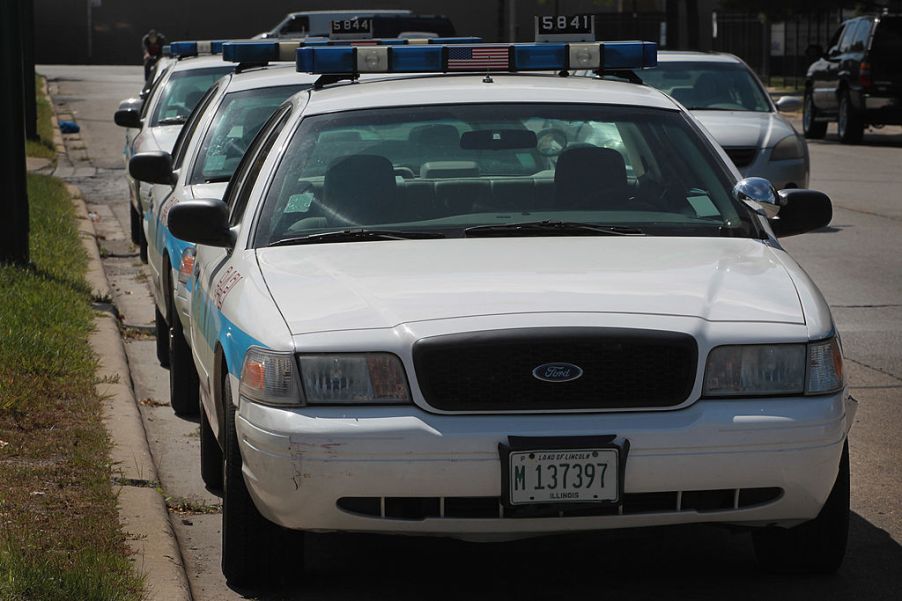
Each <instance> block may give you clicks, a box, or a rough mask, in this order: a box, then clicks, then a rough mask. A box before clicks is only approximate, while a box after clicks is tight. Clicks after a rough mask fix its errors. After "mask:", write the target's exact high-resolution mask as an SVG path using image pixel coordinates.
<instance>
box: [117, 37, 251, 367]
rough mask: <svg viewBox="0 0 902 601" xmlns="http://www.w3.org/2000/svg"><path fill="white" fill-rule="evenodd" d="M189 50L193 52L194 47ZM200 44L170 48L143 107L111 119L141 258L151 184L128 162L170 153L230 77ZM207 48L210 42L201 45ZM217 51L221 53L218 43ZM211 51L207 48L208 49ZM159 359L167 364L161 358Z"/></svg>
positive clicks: (127, 108) (144, 252)
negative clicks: (211, 92)
mask: <svg viewBox="0 0 902 601" xmlns="http://www.w3.org/2000/svg"><path fill="white" fill-rule="evenodd" d="M192 44H193V45H194V46H193V49H192V46H191V45H192ZM197 44H198V42H175V43H173V44H171V45H170V47H171V48H173V52H174V55H173V56H172V57H171V60H172V61H174V62H173V63H172V64H170V65H168V66H167V67H166V69H165V71H163V72H162V73H161V74H160V75H159V76H158V77H156V79H155V81H154V83H153V86H152V87H151V88H150V91H149V92H148V94H147V97H146V98H145V99H144V101H143V102H142V103H136V104H133V105H131V106H120V109H119V110H118V111H116V114H115V115H114V119H115V121H116V124H117V125H119V126H121V127H124V128H126V140H125V147H124V149H123V158H124V160H125V166H126V180H127V181H128V189H129V197H130V204H131V210H130V221H131V236H132V242H134V243H135V244H137V245H138V247H139V250H140V254H141V260H143V261H145V262H146V261H147V238H146V231H145V226H144V221H145V218H147V217H149V216H148V215H146V212H147V207H148V203H147V195H148V194H149V192H150V188H149V186H144V187H143V189H142V187H141V185H140V183H139V182H138V181H137V180H135V179H134V178H133V177H131V175H130V174H129V173H128V162H129V160H130V159H131V157H132V156H134V155H135V154H138V153H140V152H150V151H156V150H162V151H165V152H171V151H172V146H173V145H174V144H175V140H176V138H177V137H178V135H179V132H180V131H181V130H182V125H184V124H185V121H187V120H188V115H190V114H191V111H192V110H194V107H195V106H196V105H197V103H198V102H199V101H200V99H201V98H202V97H203V95H204V94H205V93H206V91H207V90H208V89H209V88H210V86H211V85H213V82H215V81H216V80H217V79H219V78H220V77H222V76H223V75H225V74H226V73H230V72H231V71H232V70H234V68H235V66H234V65H233V64H230V63H223V62H222V57H220V56H217V55H215V54H210V53H209V52H207V54H199V51H198V49H197ZM200 44H201V45H205V46H209V45H210V44H211V43H210V42H206V43H204V42H201V43H200ZM215 44H217V48H216V49H217V50H218V49H219V44H220V43H219V42H215ZM207 50H209V48H207ZM161 361H164V362H165V360H164V359H163V357H161Z"/></svg>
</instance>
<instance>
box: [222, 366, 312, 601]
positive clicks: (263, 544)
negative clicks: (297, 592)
mask: <svg viewBox="0 0 902 601" xmlns="http://www.w3.org/2000/svg"><path fill="white" fill-rule="evenodd" d="M222 392H223V398H224V399H225V400H224V401H223V405H224V406H225V413H226V419H225V437H224V439H225V445H224V448H223V456H224V459H225V461H224V462H223V470H222V573H223V575H225V577H226V581H227V582H228V583H229V584H230V585H233V586H250V585H255V584H260V583H263V582H274V581H275V582H278V581H279V580H281V579H283V578H286V577H290V576H291V575H297V574H298V573H299V572H300V571H301V570H303V566H304V534H303V533H302V532H298V531H293V530H287V529H285V528H282V527H280V526H277V525H276V524H273V523H272V522H270V521H269V520H267V519H266V518H264V517H263V516H262V515H260V512H259V511H258V510H257V507H256V506H255V505H254V501H253V499H251V496H250V493H249V492H248V490H247V485H246V484H245V482H244V475H243V474H242V472H241V465H242V463H241V450H240V449H239V447H238V434H237V432H236V430H235V406H234V404H233V403H232V395H231V385H230V384H229V376H228V374H227V373H226V374H225V375H224V378H223V383H222Z"/></svg>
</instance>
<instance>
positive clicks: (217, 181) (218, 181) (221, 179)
mask: <svg viewBox="0 0 902 601" xmlns="http://www.w3.org/2000/svg"><path fill="white" fill-rule="evenodd" d="M230 179H232V177H231V176H229V175H221V176H219V177H208V178H205V179H204V183H205V184H222V183H225V182H227V181H229V180H230Z"/></svg>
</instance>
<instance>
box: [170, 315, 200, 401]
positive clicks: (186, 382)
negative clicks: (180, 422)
mask: <svg viewBox="0 0 902 601" xmlns="http://www.w3.org/2000/svg"><path fill="white" fill-rule="evenodd" d="M172 320H173V322H175V323H174V324H173V325H172V327H171V328H169V402H170V404H171V405H172V409H173V410H174V411H175V414H176V415H180V416H195V415H197V409H198V386H199V385H200V383H199V382H198V378H197V370H196V369H195V368H194V359H192V357H191V348H190V347H189V346H188V341H187V340H185V331H184V330H183V329H182V323H181V321H180V320H179V317H178V315H173V316H172Z"/></svg>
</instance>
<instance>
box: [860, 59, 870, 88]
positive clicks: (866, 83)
mask: <svg viewBox="0 0 902 601" xmlns="http://www.w3.org/2000/svg"><path fill="white" fill-rule="evenodd" d="M858 83H860V84H861V87H862V88H870V87H873V85H874V81H873V80H872V79H871V63H869V62H867V61H862V62H861V64H860V65H859V66H858Z"/></svg>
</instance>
